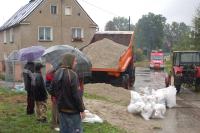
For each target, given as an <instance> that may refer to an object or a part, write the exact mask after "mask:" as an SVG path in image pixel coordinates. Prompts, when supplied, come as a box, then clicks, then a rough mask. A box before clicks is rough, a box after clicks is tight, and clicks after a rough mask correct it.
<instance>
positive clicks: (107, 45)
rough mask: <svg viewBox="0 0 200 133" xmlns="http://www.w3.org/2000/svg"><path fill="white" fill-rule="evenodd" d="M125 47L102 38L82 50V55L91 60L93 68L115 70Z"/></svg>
mask: <svg viewBox="0 0 200 133" xmlns="http://www.w3.org/2000/svg"><path fill="white" fill-rule="evenodd" d="M127 48H128V47H127V46H124V45H123V44H119V43H116V42H114V41H112V40H110V39H107V38H104V39H102V40H100V41H96V42H94V43H91V44H90V45H88V46H87V47H85V48H84V49H83V53H85V54H86V56H87V57H88V58H89V59H90V60H91V63H92V67H93V68H116V67H118V60H119V58H120V56H121V55H122V54H123V52H124V51H125V50H126V49H127Z"/></svg>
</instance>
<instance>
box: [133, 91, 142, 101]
mask: <svg viewBox="0 0 200 133" xmlns="http://www.w3.org/2000/svg"><path fill="white" fill-rule="evenodd" d="M130 92H131V101H130V103H136V102H142V97H141V95H140V94H139V93H137V92H136V91H130Z"/></svg>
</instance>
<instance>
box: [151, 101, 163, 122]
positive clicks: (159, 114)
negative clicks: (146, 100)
mask: <svg viewBox="0 0 200 133" xmlns="http://www.w3.org/2000/svg"><path fill="white" fill-rule="evenodd" d="M165 112H166V106H165V105H164V104H155V105H154V112H153V114H152V118H161V119H162V118H164V115H165Z"/></svg>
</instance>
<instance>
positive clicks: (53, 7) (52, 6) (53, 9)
mask: <svg viewBox="0 0 200 133" xmlns="http://www.w3.org/2000/svg"><path fill="white" fill-rule="evenodd" d="M51 14H57V6H56V5H51Z"/></svg>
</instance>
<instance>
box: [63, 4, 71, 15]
mask: <svg viewBox="0 0 200 133" xmlns="http://www.w3.org/2000/svg"><path fill="white" fill-rule="evenodd" d="M65 15H72V8H71V7H70V6H66V7H65Z"/></svg>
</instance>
